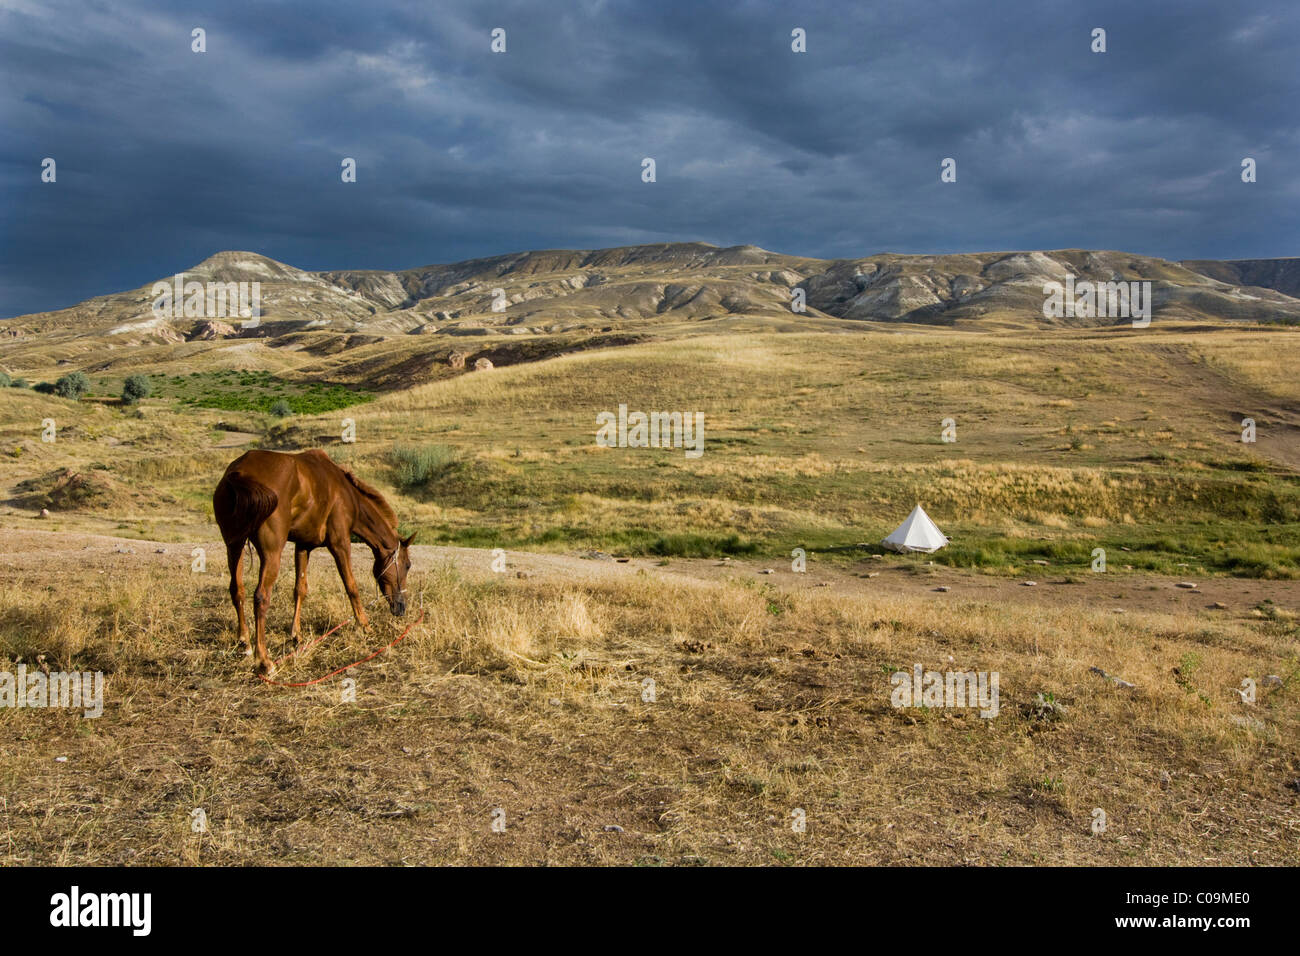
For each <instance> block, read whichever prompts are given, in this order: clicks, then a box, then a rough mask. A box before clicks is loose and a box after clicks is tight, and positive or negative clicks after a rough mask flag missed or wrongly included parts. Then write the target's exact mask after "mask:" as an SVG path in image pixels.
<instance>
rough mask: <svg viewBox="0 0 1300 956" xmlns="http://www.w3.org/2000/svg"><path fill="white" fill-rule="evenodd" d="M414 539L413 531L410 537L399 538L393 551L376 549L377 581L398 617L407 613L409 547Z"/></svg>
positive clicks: (390, 608) (409, 564)
mask: <svg viewBox="0 0 1300 956" xmlns="http://www.w3.org/2000/svg"><path fill="white" fill-rule="evenodd" d="M414 540H415V534H414V533H412V534H411V536H410V537H408V538H399V539H398V542H397V547H395V548H393V549H392V550H391V551H384V550H383V549H377V550H376V551H375V583H376V584H378V585H379V591H380V593H382V594H383V595H384V597H385V598H386V599H387V600H388V608H389V610H391V611H392V612H393V613H394V614H395V615H397V616H398V617H401V616H402V615H403V614H405V613H406V573H407V572H408V571H410V570H411V555H410V551H409V549H410V547H411V542H412V541H414Z"/></svg>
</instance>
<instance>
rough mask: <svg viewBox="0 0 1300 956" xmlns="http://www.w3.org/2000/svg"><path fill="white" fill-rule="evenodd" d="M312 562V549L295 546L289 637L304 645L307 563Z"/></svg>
mask: <svg viewBox="0 0 1300 956" xmlns="http://www.w3.org/2000/svg"><path fill="white" fill-rule="evenodd" d="M310 560H311V549H310V548H304V547H303V546H302V545H300V544H299V545H295V546H294V549H293V571H294V579H293V627H292V628H290V630H289V636H290V637H292V638H293V639H294V640H295V641H297V642H298V643H299V644H301V643H302V601H303V598H305V597H306V596H307V562H308V561H310Z"/></svg>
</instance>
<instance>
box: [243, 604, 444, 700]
mask: <svg viewBox="0 0 1300 956" xmlns="http://www.w3.org/2000/svg"><path fill="white" fill-rule="evenodd" d="M423 620H424V612H423V611H421V612H420V616H419V617H417V618H416V619H415V620H414V621H412V622H411V623H410V624H408V625H406V630H404V631H402V633H401V634H399V635H398V636H397V640H395V641H393V642H392V643H390V644H385V645H384V646H383V647H381V648H380V649H379V650H377V651H375V652H374V653H373V654H371V655H370V656H369V657H363V658H361V660H359V661H353V662H352V663H351V664H344V665H343V666H342V667H340V668H339V669H338V670H333V671H330V672H329V673H328V674H326V675H325V676H324V677H317V678H316V679H315V680H305V681H297V682H290V681H278V680H271V679H270V678H269V677H266V676H264V675H262V674H258V675H257V679H258V680H260V681H261V682H262V683H264V684H274V685H275V686H276V687H311V686H312V685H313V684H319V683H321V682H322V681H327V680H329V679H330V678H331V677H333V676H335V675H336V674H342V673H343V672H344V671H345V670H347V669H348V668H350V667H356V666H357V665H358V664H364V663H365V662H366V661H372V660H374V659H375V658H376V657H378V656H379V655H380V654H382V653H384V651H386V650H388V649H389V648H390V647H395V646H397V645H398V644H400V643H401V642H402V641H403V640H405V639H406V635H407V634H410V633H411V628H413V627H415V625H417V624H419V623H420V622H421V621H423ZM346 623H347V621H344V622H343V624H346ZM343 624H337V625H335V626H334V627H332V628H330V629H329V630H328V631H326V632H325V633H324V634H322V635H321V636H320V637H318V638H316V640H314V641H312V642H311V643H310V644H308V645H307V646H306V647H299V648H297V649H296V650H294V651H292V652H291V653H289V654H286V655H284V657H282V658H280V659H279V660H278V661H276V662H275V666H276V667H279V666H280V665H281V664H283V663H284V662H285V661H287V660H289V658H291V657H296V656H297V655H298V654H300V653H302V652H303V651H306V650H310V649H311V648H313V647H315V646H316V645H317V644H319V643H320V642H321V641H323V640H325V638H327V637H329V636H330V635H331V634H333V633H334V632H335V631H337V630H338V629H339V628H341V627H342V626H343Z"/></svg>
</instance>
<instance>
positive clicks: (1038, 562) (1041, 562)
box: [1034, 558, 1047, 565]
mask: <svg viewBox="0 0 1300 956" xmlns="http://www.w3.org/2000/svg"><path fill="white" fill-rule="evenodd" d="M1034 564H1042V565H1046V564H1047V562H1046V561H1041V560H1039V559H1037V558H1035V559H1034Z"/></svg>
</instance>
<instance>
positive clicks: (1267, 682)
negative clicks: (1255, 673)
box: [1259, 674, 1282, 687]
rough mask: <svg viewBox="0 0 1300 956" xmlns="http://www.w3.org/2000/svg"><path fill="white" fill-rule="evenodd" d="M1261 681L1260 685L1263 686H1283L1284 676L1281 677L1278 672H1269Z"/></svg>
mask: <svg viewBox="0 0 1300 956" xmlns="http://www.w3.org/2000/svg"><path fill="white" fill-rule="evenodd" d="M1259 683H1260V685H1261V686H1263V687H1281V686H1282V678H1281V677H1279V676H1278V675H1277V674H1269V675H1268V676H1267V677H1265V678H1264V679H1263V680H1261V681H1260V682H1259Z"/></svg>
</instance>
